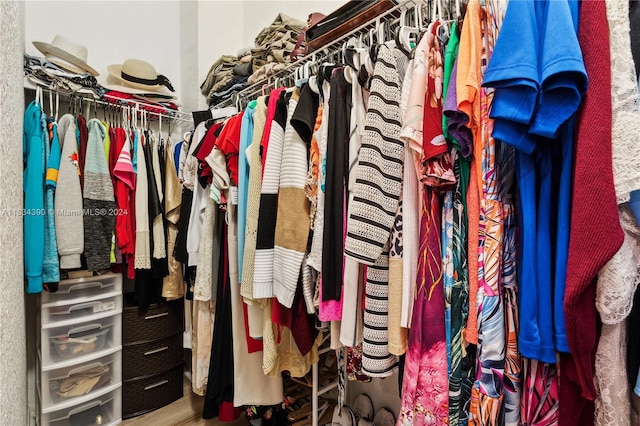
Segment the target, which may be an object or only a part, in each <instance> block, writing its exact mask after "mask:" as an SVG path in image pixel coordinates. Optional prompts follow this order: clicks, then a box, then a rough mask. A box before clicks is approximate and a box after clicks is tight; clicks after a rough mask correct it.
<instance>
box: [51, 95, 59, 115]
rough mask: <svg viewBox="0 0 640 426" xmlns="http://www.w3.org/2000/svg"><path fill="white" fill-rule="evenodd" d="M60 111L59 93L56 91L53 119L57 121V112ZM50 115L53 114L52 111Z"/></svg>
mask: <svg viewBox="0 0 640 426" xmlns="http://www.w3.org/2000/svg"><path fill="white" fill-rule="evenodd" d="M59 111H60V93H58V92H56V114H55V121H56V122H57V121H58V112H59ZM51 115H53V111H51Z"/></svg>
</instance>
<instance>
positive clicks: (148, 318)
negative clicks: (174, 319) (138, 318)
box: [144, 312, 169, 321]
mask: <svg viewBox="0 0 640 426" xmlns="http://www.w3.org/2000/svg"><path fill="white" fill-rule="evenodd" d="M167 315H169V312H163V313H161V314H157V315H149V316H148V317H144V319H145V321H146V320H150V319H156V318H161V317H166V316H167Z"/></svg>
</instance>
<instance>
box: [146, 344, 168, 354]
mask: <svg viewBox="0 0 640 426" xmlns="http://www.w3.org/2000/svg"><path fill="white" fill-rule="evenodd" d="M167 349H169V346H165V347H162V348H158V349H154V350H152V351H147V352H145V353H144V356H147V355H153V354H157V353H158V352H164V351H166V350H167Z"/></svg>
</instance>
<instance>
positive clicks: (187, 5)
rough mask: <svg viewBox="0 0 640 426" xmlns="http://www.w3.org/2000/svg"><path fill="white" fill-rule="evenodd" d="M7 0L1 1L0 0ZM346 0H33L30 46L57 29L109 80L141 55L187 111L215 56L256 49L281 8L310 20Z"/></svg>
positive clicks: (197, 100)
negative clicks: (113, 67)
mask: <svg viewBox="0 0 640 426" xmlns="http://www.w3.org/2000/svg"><path fill="white" fill-rule="evenodd" d="M0 1H2V0H0ZM343 3H344V1H343V0H298V1H294V0H250V1H239V0H235V1H234V0H181V1H180V0H135V1H120V0H89V1H61V0H27V1H26V10H25V16H26V31H25V41H26V43H25V47H26V52H27V53H29V54H32V55H38V56H41V54H40V52H38V50H37V49H36V48H35V47H34V46H33V44H31V42H32V41H45V42H51V40H53V37H54V36H55V35H56V34H60V35H63V36H65V37H67V38H69V39H71V40H74V41H76V42H79V43H82V44H84V45H85V46H87V47H88V48H89V59H88V62H89V64H90V65H91V66H92V67H93V68H95V69H96V70H97V71H98V72H100V74H101V75H100V77H98V80H102V79H104V78H106V75H107V66H108V65H110V64H117V63H122V62H123V61H124V60H125V59H129V58H139V59H143V60H145V61H147V62H150V63H152V64H153V65H154V66H155V68H156V70H157V71H158V72H159V73H161V74H163V75H165V76H167V77H168V78H169V79H170V80H171V82H172V83H173V86H174V87H175V88H176V93H177V94H178V95H179V96H180V98H181V101H182V103H183V109H184V110H186V111H190V110H194V109H201V108H206V102H205V98H204V96H202V95H201V94H200V90H199V86H200V83H201V82H202V81H203V80H204V78H205V77H206V75H207V72H208V71H209V68H210V67H211V64H213V63H214V62H215V61H216V59H218V58H219V57H220V56H222V55H224V54H232V55H235V54H236V53H237V52H238V50H240V49H242V48H244V47H250V46H253V44H254V39H255V37H256V35H258V33H259V32H260V30H261V29H262V28H264V27H266V26H268V25H269V24H271V22H273V20H274V19H275V18H276V16H277V15H278V13H280V12H283V13H285V14H287V15H289V16H291V17H294V18H297V19H300V20H301V21H303V22H304V21H306V19H307V16H308V15H309V14H310V13H312V12H321V13H324V14H328V13H330V12H332V11H333V10H335V9H337V8H338V7H340V6H341V5H342V4H343Z"/></svg>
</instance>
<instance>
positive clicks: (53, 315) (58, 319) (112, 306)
mask: <svg viewBox="0 0 640 426" xmlns="http://www.w3.org/2000/svg"><path fill="white" fill-rule="evenodd" d="M121 311H122V293H121V292H119V291H113V292H109V293H105V294H103V295H100V296H91V297H79V298H76V299H69V300H62V301H58V302H50V303H44V304H42V307H41V321H42V327H43V328H50V327H55V326H58V325H66V324H75V323H79V322H83V321H91V320H92V319H94V318H100V317H104V316H108V315H110V314H113V313H115V312H121Z"/></svg>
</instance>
